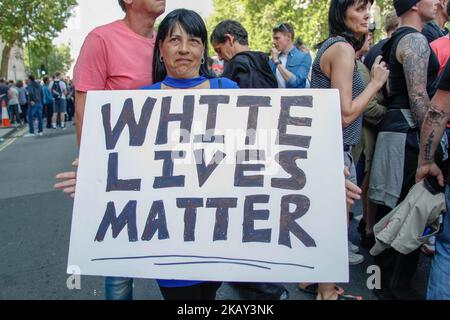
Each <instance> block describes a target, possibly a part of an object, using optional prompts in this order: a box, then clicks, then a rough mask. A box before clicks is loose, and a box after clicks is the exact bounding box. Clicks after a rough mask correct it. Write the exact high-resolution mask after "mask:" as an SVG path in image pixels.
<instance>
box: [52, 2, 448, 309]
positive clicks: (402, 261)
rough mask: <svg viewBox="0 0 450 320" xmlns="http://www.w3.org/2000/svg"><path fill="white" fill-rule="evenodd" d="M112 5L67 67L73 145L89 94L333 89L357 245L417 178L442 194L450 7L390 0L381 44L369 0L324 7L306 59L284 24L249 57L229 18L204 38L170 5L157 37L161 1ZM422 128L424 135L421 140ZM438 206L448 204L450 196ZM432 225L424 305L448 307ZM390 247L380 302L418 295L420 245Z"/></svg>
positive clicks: (211, 290) (318, 293)
mask: <svg viewBox="0 0 450 320" xmlns="http://www.w3.org/2000/svg"><path fill="white" fill-rule="evenodd" d="M119 4H120V6H121V7H122V9H123V10H124V12H125V13H126V16H125V18H124V20H120V21H116V22H113V23H111V24H108V25H105V26H101V27H98V28H96V29H95V30H93V31H92V32H91V33H90V34H89V35H88V37H87V38H86V40H85V43H84V45H83V48H82V50H81V53H80V56H79V58H78V60H77V64H76V67H75V70H74V83H75V86H76V88H77V90H76V92H75V96H76V108H75V109H76V124H77V138H78V142H80V139H81V131H82V125H83V121H82V120H83V114H84V111H85V101H86V93H87V91H89V90H130V89H148V90H158V89H167V90H170V89H177V88H183V89H210V88H223V89H227V88H273V89H275V88H288V89H289V88H295V89H297V88H307V87H311V88H322V89H323V88H325V89H329V88H335V89H338V90H339V93H340V106H341V118H342V129H343V146H342V147H343V154H344V162H345V166H346V171H347V172H346V175H347V180H346V194H347V204H348V210H347V216H348V218H349V219H350V216H351V206H352V204H353V202H354V201H355V200H357V199H360V198H362V203H363V218H362V219H361V222H360V224H359V227H358V230H359V231H360V233H361V243H360V244H361V246H363V247H365V248H367V249H368V250H369V249H371V248H372V247H374V246H375V244H376V242H377V241H378V240H377V239H376V237H375V232H374V230H378V229H377V227H376V226H379V222H380V221H382V220H383V218H385V217H386V216H387V215H388V214H389V213H390V212H391V211H392V210H393V209H394V208H396V207H398V206H399V205H401V204H402V202H403V201H404V200H405V199H407V197H408V193H409V191H410V189H411V188H412V187H413V186H414V185H415V184H416V182H419V181H421V180H423V179H425V178H426V181H428V183H427V186H428V187H429V189H430V190H431V191H432V192H435V191H437V192H442V191H443V188H444V181H443V179H442V175H443V174H442V172H447V170H446V160H447V159H448V139H447V136H446V135H443V137H442V139H441V136H439V135H438V133H442V132H443V131H444V128H442V130H441V131H442V132H441V131H439V130H438V129H437V126H438V124H439V125H441V124H443V126H444V127H445V124H446V121H444V120H448V118H449V116H448V114H450V110H447V109H450V106H448V103H449V101H450V100H449V98H448V97H449V95H448V91H449V81H450V80H449V77H450V74H449V73H450V63H449V62H448V60H449V57H450V38H449V35H448V33H449V32H448V30H447V29H446V28H445V24H446V23H447V22H448V20H449V14H450V3H449V1H448V0H393V5H394V8H395V12H393V13H391V14H389V15H388V16H387V17H386V30H385V31H386V33H387V38H386V39H383V40H382V41H380V42H379V43H376V44H375V43H373V39H374V38H373V34H372V33H373V32H374V28H373V24H371V23H370V20H371V15H370V11H371V6H372V4H373V0H332V1H331V4H330V8H329V17H328V24H329V35H328V37H327V38H326V39H325V40H324V41H323V42H322V43H320V44H318V45H317V53H316V55H315V58H314V60H312V57H311V54H310V51H309V49H308V48H307V47H306V46H305V44H304V43H303V41H301V39H296V38H295V32H294V30H293V27H292V25H291V24H290V23H287V22H283V23H279V24H276V25H275V26H274V28H273V30H272V31H273V44H274V48H273V50H272V52H271V56H270V57H269V56H268V55H267V54H266V53H263V52H259V51H252V50H251V49H250V47H251V43H249V39H248V34H247V32H246V30H245V28H244V27H243V26H242V25H241V24H240V23H239V22H237V21H233V20H225V21H222V22H221V23H219V24H218V25H217V26H216V27H215V28H214V30H211V33H210V36H209V38H208V33H207V29H206V26H205V23H204V22H203V20H202V19H201V17H200V16H199V15H198V14H197V13H195V12H193V11H191V10H186V9H178V10H175V11H173V12H171V13H169V14H168V15H167V16H166V17H165V18H164V19H163V21H162V22H161V24H160V25H159V28H158V32H157V33H156V32H155V31H154V29H153V28H154V22H155V20H156V18H157V17H158V16H160V15H161V14H162V13H163V12H164V10H165V2H164V1H154V0H140V1H137V0H136V1H121V0H119ZM208 43H210V44H211V45H212V46H213V48H214V50H215V51H216V53H217V55H218V58H219V59H221V60H223V61H225V65H224V68H223V72H222V74H221V75H220V78H215V77H214V76H213V73H216V74H217V72H211V68H212V66H213V63H211V61H210V60H208ZM109 52H114V54H113V55H109V54H108V53H109ZM208 65H209V66H210V69H209V70H208ZM433 97H435V98H433ZM324 112H326V111H324ZM424 119H426V121H424ZM427 125H428V126H429V127H432V129H433V128H434V127H436V128H434V129H435V130H434V129H433V130H434V131H433V130H432V129H430V128H429V127H427ZM422 126H424V128H427V130H423V132H421V128H422ZM433 126H434V127H433ZM421 133H422V139H421V137H420V135H421ZM424 133H426V134H427V136H425V138H424ZM447 133H448V134H450V130H449V129H447ZM424 139H425V140H424ZM439 141H440V143H439ZM435 150H437V151H436V155H434V154H435V153H434V151H435ZM419 153H420V154H421V157H420V161H419ZM74 165H75V166H76V165H77V163H76V162H75V163H74ZM418 167H419V170H418ZM416 173H417V176H416ZM435 177H438V178H439V181H438V182H437V183H436V182H435V179H434V178H435ZM57 178H58V179H62V182H60V183H58V184H57V185H56V187H57V188H59V189H62V190H64V192H66V193H68V194H71V195H72V196H73V195H74V191H75V185H76V172H66V173H61V174H59V175H58V176H57ZM358 180H359V185H360V186H361V188H359V187H357V185H358ZM430 186H431V187H430ZM447 189H448V188H447ZM448 194H450V193H449V192H448ZM446 199H447V202H448V205H450V197H449V196H447V198H446ZM408 219H411V217H409V218H408ZM412 219H413V218H412ZM440 221H442V223H441V227H440V230H441V232H439V233H438V232H437V231H436V232H433V233H434V234H436V235H437V236H436V240H435V241H436V251H435V252H434V249H433V243H432V237H431V236H432V235H433V233H430V232H428V233H427V232H425V231H426V230H425V229H423V230H415V231H416V233H420V234H419V236H421V238H423V239H426V240H428V243H427V247H425V248H426V249H427V250H428V253H429V252H431V253H435V257H434V261H433V268H432V271H431V274H430V284H429V287H428V293H427V296H428V298H429V299H450V234H449V231H450V220H449V218H448V215H447V214H444V215H442V217H441V218H440ZM411 224H413V223H411ZM384 227H386V226H384ZM422 232H425V233H423V234H422ZM394 237H395V235H394ZM415 240H417V239H415ZM414 243H416V242H414ZM396 248H397V247H394V246H392V247H389V248H387V249H386V250H384V251H383V252H382V253H381V254H377V255H376V256H375V262H376V264H377V265H378V266H379V267H380V268H381V288H378V289H375V293H376V295H377V296H378V297H379V298H380V299H411V298H413V297H416V296H417V295H415V294H414V291H413V289H412V286H411V282H412V278H413V276H414V275H415V273H416V269H417V265H418V258H419V255H420V252H421V248H420V246H417V245H413V246H412V248H411V249H410V250H408V252H405V250H398V249H396ZM358 251H359V247H358V246H357V245H355V244H353V243H351V242H350V241H349V243H348V253H349V255H348V257H349V264H359V263H362V262H363V260H364V257H363V255H361V254H358ZM132 283H133V280H132V279H130V278H117V277H107V278H106V279H105V287H106V298H107V299H131V298H132ZM158 284H159V286H160V288H161V292H162V294H163V296H164V298H166V299H214V298H215V293H216V291H217V289H218V288H219V286H220V284H218V283H208V282H206V283H205V282H198V281H188V282H186V281H164V280H160V281H158ZM236 286H237V287H238V288H242V289H243V290H250V291H254V292H257V293H258V296H259V297H260V298H266V299H280V298H281V299H282V298H286V297H287V293H286V290H285V288H284V287H283V286H282V285H281V284H267V283H259V284H236ZM299 288H300V289H301V290H303V291H305V292H308V293H310V294H312V295H314V296H315V297H316V298H317V299H320V300H336V299H337V300H360V299H361V297H360V296H358V295H350V294H348V293H346V292H345V290H344V289H343V288H341V287H339V286H337V285H336V284H333V283H320V284H308V283H302V284H299Z"/></svg>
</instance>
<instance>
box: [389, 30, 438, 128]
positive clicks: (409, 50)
mask: <svg viewBox="0 0 450 320" xmlns="http://www.w3.org/2000/svg"><path fill="white" fill-rule="evenodd" d="M397 50H398V51H397V52H398V53H399V55H400V56H401V57H402V60H403V71H404V74H405V78H406V85H407V87H408V96H409V101H410V106H411V113H412V115H413V117H414V119H415V121H416V125H417V127H419V128H420V127H421V126H422V123H423V119H424V116H425V113H426V110H427V106H428V104H429V102H430V99H429V97H428V93H427V76H428V63H429V59H430V53H431V52H430V47H429V45H428V42H427V40H426V38H425V37H424V36H423V35H422V34H420V33H411V34H408V35H406V36H405V37H404V38H403V39H402V40H400V42H399V44H398V48H397Z"/></svg>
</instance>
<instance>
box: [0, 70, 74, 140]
mask: <svg viewBox="0 0 450 320" xmlns="http://www.w3.org/2000/svg"><path fill="white" fill-rule="evenodd" d="M74 93H75V88H74V86H73V82H72V80H71V79H70V78H69V77H63V76H62V75H61V73H60V72H56V73H55V75H54V76H52V77H48V76H45V77H44V78H42V80H37V79H36V78H35V76H34V75H30V76H29V77H28V79H27V80H19V81H16V82H15V81H13V80H9V81H6V80H5V79H3V78H0V105H1V104H4V105H5V106H6V110H7V112H8V117H9V119H10V121H11V124H13V125H18V126H20V125H23V124H28V127H29V132H28V133H27V134H25V135H24V137H32V136H35V135H36V134H37V135H39V136H42V135H43V134H44V125H43V118H44V117H45V118H46V128H47V129H57V128H61V129H66V121H72V119H73V117H74V115H75V94H74ZM1 112H2V111H1V110H0V119H1ZM36 120H37V122H38V123H37V127H38V130H37V133H36V132H35V131H36V130H35V129H36V128H35V126H36V124H35V121H36Z"/></svg>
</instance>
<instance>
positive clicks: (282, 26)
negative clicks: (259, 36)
mask: <svg viewBox="0 0 450 320" xmlns="http://www.w3.org/2000/svg"><path fill="white" fill-rule="evenodd" d="M275 29H284V30H285V31H286V32H288V33H291V30H289V28H288V27H287V26H286V25H285V24H284V23H280V24H277V25H276V26H275Z"/></svg>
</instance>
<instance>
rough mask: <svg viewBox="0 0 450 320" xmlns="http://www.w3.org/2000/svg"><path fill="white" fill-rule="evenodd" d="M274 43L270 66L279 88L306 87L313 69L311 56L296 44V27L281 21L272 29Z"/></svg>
mask: <svg viewBox="0 0 450 320" xmlns="http://www.w3.org/2000/svg"><path fill="white" fill-rule="evenodd" d="M272 32H273V44H274V47H275V48H273V49H272V59H271V60H270V66H271V68H272V72H273V73H274V74H275V76H276V77H277V82H278V87H279V88H305V87H306V86H307V83H308V74H309V72H310V70H311V64H312V60H311V56H310V55H309V54H306V53H304V52H301V51H300V50H298V49H297V48H296V47H295V46H294V37H295V33H294V29H293V28H292V26H291V25H290V24H289V23H280V24H278V25H277V26H275V28H273V30H272Z"/></svg>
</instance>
